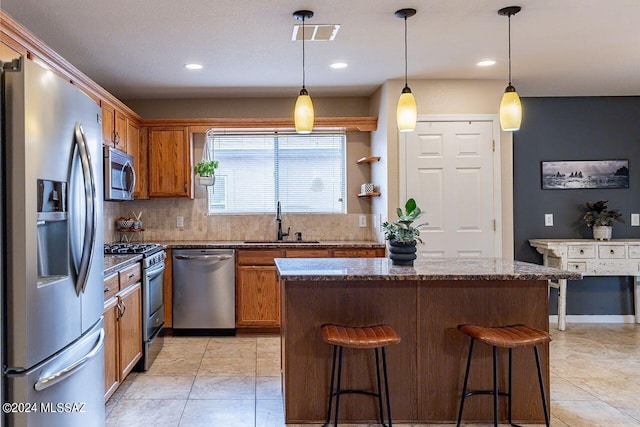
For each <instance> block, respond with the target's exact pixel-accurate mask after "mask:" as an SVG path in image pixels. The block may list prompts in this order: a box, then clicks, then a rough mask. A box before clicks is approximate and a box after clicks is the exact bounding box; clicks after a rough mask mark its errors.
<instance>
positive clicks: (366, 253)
mask: <svg viewBox="0 0 640 427" xmlns="http://www.w3.org/2000/svg"><path fill="white" fill-rule="evenodd" d="M333 256H334V257H336V258H375V257H376V256H377V250H376V249H335V250H334V251H333Z"/></svg>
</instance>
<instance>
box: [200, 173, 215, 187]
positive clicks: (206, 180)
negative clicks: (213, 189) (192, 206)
mask: <svg viewBox="0 0 640 427" xmlns="http://www.w3.org/2000/svg"><path fill="white" fill-rule="evenodd" d="M215 183H216V176H215V175H213V176H198V184H200V185H204V186H207V187H208V186H211V185H213V184H215Z"/></svg>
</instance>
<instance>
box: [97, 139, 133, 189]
mask: <svg viewBox="0 0 640 427" xmlns="http://www.w3.org/2000/svg"><path fill="white" fill-rule="evenodd" d="M135 185H136V172H135V170H134V169H133V156H131V155H130V154H127V153H123V152H122V151H120V150H116V149H115V148H111V147H106V146H105V147H104V199H105V200H133V188H134V187H135Z"/></svg>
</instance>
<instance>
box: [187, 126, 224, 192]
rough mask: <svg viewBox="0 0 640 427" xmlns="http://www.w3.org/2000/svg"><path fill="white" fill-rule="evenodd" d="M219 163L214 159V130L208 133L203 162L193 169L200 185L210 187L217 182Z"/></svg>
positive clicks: (203, 151)
mask: <svg viewBox="0 0 640 427" xmlns="http://www.w3.org/2000/svg"><path fill="white" fill-rule="evenodd" d="M217 168H218V161H217V160H214V158H213V129H209V130H208V131H207V139H206V141H205V143H204V148H203V150H202V160H200V161H199V162H198V163H196V165H195V166H194V167H193V173H195V174H196V175H198V183H199V184H200V185H205V186H210V185H214V184H215V182H216V177H215V173H216V169H217Z"/></svg>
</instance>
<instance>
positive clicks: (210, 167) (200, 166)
mask: <svg viewBox="0 0 640 427" xmlns="http://www.w3.org/2000/svg"><path fill="white" fill-rule="evenodd" d="M217 168H218V161H217V160H200V161H199V162H198V163H196V165H195V166H194V167H193V172H194V173H195V174H196V175H199V176H213V175H215V173H216V169H217Z"/></svg>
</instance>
